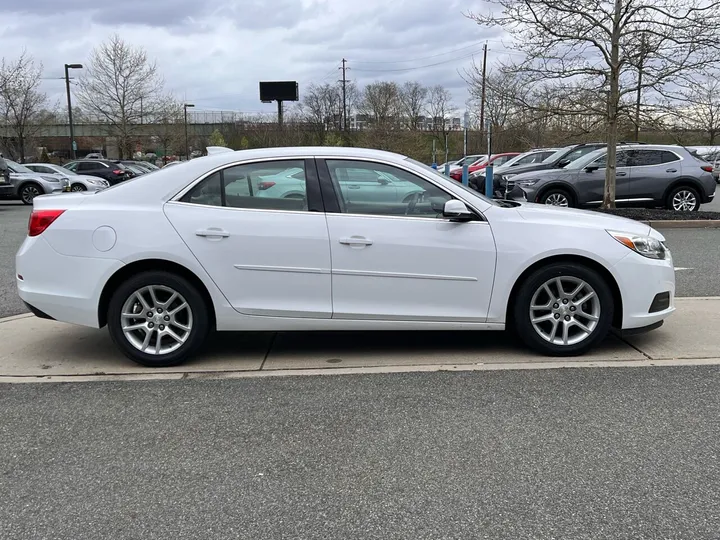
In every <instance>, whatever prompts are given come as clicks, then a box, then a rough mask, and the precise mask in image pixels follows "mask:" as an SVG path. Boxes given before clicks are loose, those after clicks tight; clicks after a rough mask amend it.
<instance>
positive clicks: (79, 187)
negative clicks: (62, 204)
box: [70, 184, 87, 192]
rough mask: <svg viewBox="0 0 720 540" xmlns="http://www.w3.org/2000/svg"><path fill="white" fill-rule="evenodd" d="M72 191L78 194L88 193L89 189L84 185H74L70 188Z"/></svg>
mask: <svg viewBox="0 0 720 540" xmlns="http://www.w3.org/2000/svg"><path fill="white" fill-rule="evenodd" d="M70 191H74V192H78V191H87V188H86V187H85V186H84V185H82V184H73V185H72V186H71V187H70Z"/></svg>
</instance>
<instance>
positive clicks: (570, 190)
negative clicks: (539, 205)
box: [535, 184, 578, 204]
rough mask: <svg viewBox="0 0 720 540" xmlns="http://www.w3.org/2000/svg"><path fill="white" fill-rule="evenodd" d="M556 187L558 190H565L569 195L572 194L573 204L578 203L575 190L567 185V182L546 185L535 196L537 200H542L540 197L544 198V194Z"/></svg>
mask: <svg viewBox="0 0 720 540" xmlns="http://www.w3.org/2000/svg"><path fill="white" fill-rule="evenodd" d="M553 189H556V190H558V191H564V192H565V193H567V194H568V195H570V199H571V202H572V203H573V204H577V200H578V198H577V194H576V193H575V190H574V189H573V188H572V187H571V186H569V185H567V184H550V185H549V186H544V187H543V188H542V189H541V190H540V191H539V192H538V194H537V196H536V197H535V200H536V201H540V199H542V198H543V196H544V195H545V194H546V193H547V192H548V191H550V190H553Z"/></svg>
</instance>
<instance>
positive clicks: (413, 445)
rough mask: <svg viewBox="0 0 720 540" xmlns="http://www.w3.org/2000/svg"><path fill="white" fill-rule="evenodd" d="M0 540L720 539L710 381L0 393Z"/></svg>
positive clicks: (719, 465) (414, 377) (718, 385)
mask: <svg viewBox="0 0 720 540" xmlns="http://www.w3.org/2000/svg"><path fill="white" fill-rule="evenodd" d="M0 410H2V411H3V413H2V421H1V422H0V455H2V456H3V458H2V460H0V537H1V538H12V539H15V540H23V539H28V540H31V539H32V540H43V539H73V540H74V539H77V538H113V539H125V538H128V539H130V538H143V539H153V538H174V539H182V538H188V539H197V538H208V539H210V538H213V539H214V538H243V539H245V538H247V539H253V540H254V539H263V540H273V539H286V538H298V539H300V538H301V539H340V538H342V539H354V538H358V539H373V538H377V539H383V540H387V539H394V538H398V539H400V538H402V539H413V540H420V539H433V540H436V539H445V538H447V539H465V538H468V539H470V538H472V539H476V538H489V539H505V538H507V539H513V540H515V539H518V538H543V539H550V538H573V539H585V538H587V539H590V538H648V539H649V538H673V539H680V538H687V539H693V540H698V539H703V538H708V539H709V538H717V537H718V531H720V460H719V459H718V457H719V455H718V451H719V450H718V449H720V429H718V428H719V425H718V418H720V368H718V367H702V368H701V367H694V368H691V367H686V368H639V369H638V368H634V369H628V368H625V369H622V368H614V369H602V370H601V369H566V370H545V371H503V372H466V373H413V374H392V375H362V376H355V375H353V376H351V375H348V376H322V377H288V378H269V379H268V378H266V379H240V380H225V381H210V380H205V381H203V380H197V381H168V382H117V383H76V384H52V383H51V384H18V385H7V386H4V387H1V386H0Z"/></svg>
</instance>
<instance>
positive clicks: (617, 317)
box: [505, 255, 623, 328]
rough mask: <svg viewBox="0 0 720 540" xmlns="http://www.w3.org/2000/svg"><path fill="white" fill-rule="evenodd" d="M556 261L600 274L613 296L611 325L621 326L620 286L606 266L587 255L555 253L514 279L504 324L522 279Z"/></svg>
mask: <svg viewBox="0 0 720 540" xmlns="http://www.w3.org/2000/svg"><path fill="white" fill-rule="evenodd" d="M556 263H573V264H581V265H583V266H587V267H588V268H592V269H593V270H595V271H596V272H597V273H598V274H600V275H601V276H602V277H603V278H604V279H605V282H606V283H607V284H608V285H609V286H610V291H611V292H612V297H613V304H614V306H613V308H614V309H613V321H612V325H613V326H614V327H615V328H621V327H622V316H623V305H622V295H621V294H620V287H618V284H617V282H616V281H615V278H614V277H613V275H612V274H611V273H610V272H609V270H608V269H607V268H605V267H604V266H603V265H602V264H600V263H598V262H596V261H593V260H592V259H588V258H587V257H583V256H581V255H556V256H553V257H548V258H546V259H542V260H540V261H537V262H536V263H534V264H532V265H530V266H529V267H528V268H526V269H525V271H524V272H523V273H522V274H520V276H519V277H518V278H517V280H516V281H515V284H514V285H513V288H512V290H511V291H510V297H509V298H508V305H507V309H506V311H505V325H506V326H508V325H509V322H510V320H511V319H512V315H513V313H512V310H513V306H514V305H515V297H516V296H517V294H518V290H519V289H520V285H521V284H522V283H523V281H524V280H525V279H526V278H527V277H528V276H529V275H530V274H532V273H533V272H535V271H536V270H537V269H539V268H542V267H543V266H548V265H550V264H556Z"/></svg>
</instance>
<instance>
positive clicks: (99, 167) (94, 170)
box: [63, 159, 135, 186]
mask: <svg viewBox="0 0 720 540" xmlns="http://www.w3.org/2000/svg"><path fill="white" fill-rule="evenodd" d="M63 167H65V168H66V169H68V170H70V171H73V172H76V173H78V174H83V175H89V176H97V177H99V178H102V179H103V180H107V181H108V182H109V183H110V185H111V186H114V185H115V184H118V183H120V182H124V181H125V180H127V179H129V178H132V177H134V176H135V174H134V173H133V172H131V171H129V170H128V169H127V168H126V167H125V165H123V164H122V163H120V162H119V161H113V160H109V159H79V160H76V161H71V162H70V163H66V164H65V165H63Z"/></svg>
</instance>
